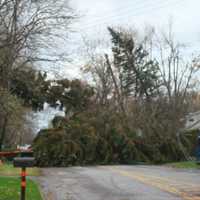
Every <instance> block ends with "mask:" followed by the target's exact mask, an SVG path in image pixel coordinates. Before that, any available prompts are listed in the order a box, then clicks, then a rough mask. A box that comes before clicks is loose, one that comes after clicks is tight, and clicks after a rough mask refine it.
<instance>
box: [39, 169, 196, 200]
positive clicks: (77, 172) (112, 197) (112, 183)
mask: <svg viewBox="0 0 200 200" xmlns="http://www.w3.org/2000/svg"><path fill="white" fill-rule="evenodd" d="M42 171H43V175H44V176H42V177H40V178H39V182H40V184H41V188H42V190H43V192H44V194H45V196H46V197H47V200H200V171H198V170H196V171H195V170H193V171H192V170H177V169H172V168H167V167H155V166H97V167H72V168H48V169H43V170H42Z"/></svg>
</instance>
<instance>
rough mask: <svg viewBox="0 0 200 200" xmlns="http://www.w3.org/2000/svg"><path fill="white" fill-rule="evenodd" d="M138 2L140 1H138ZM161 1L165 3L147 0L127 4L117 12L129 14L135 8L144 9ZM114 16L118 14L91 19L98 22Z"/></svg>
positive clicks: (158, 0)
mask: <svg viewBox="0 0 200 200" xmlns="http://www.w3.org/2000/svg"><path fill="white" fill-rule="evenodd" d="M156 1H157V2H156ZM136 2H138V1H136ZM140 2H141V1H140ZM164 2H167V1H164ZM152 3H153V4H152ZM161 3H163V0H154V2H152V1H149V2H145V3H139V4H138V3H136V4H132V7H130V6H131V5H126V7H124V9H122V8H121V9H117V10H118V12H117V14H118V15H123V14H127V13H128V12H132V11H133V9H141V8H142V9H143V8H146V7H148V6H154V5H157V4H161ZM117 10H115V11H117ZM113 17H116V15H113V14H111V15H106V16H104V17H96V19H95V20H91V22H98V21H102V20H103V19H108V18H113Z"/></svg>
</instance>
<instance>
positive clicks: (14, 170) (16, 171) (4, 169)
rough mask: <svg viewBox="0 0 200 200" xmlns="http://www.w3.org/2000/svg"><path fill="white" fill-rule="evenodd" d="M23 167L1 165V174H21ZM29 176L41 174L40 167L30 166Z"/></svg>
mask: <svg viewBox="0 0 200 200" xmlns="http://www.w3.org/2000/svg"><path fill="white" fill-rule="evenodd" d="M20 172H21V169H19V168H14V167H13V165H12V164H3V165H0V176H19V175H20ZM27 174H28V176H39V175H40V170H39V169H38V168H28V169H27Z"/></svg>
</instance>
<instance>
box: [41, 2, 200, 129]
mask: <svg viewBox="0 0 200 200" xmlns="http://www.w3.org/2000/svg"><path fill="white" fill-rule="evenodd" d="M71 4H72V7H74V8H75V10H76V11H77V12H78V13H79V14H81V15H82V17H81V18H80V20H79V22H77V23H76V24H75V25H74V30H75V31H76V33H74V34H72V35H71V38H70V39H71V40H72V45H71V46H73V47H74V50H75V51H76V48H78V45H79V44H80V43H81V41H79V39H80V38H81V37H80V36H81V35H84V36H85V35H87V36H88V37H89V38H90V39H96V38H99V37H106V34H108V33H107V31H106V27H107V26H109V25H110V26H118V25H121V26H124V27H128V26H132V27H135V28H137V29H143V28H144V27H145V26H146V25H148V24H149V25H153V26H155V27H156V28H157V29H167V27H168V24H169V20H170V19H172V20H173V30H174V32H175V34H176V38H177V39H178V40H179V41H180V42H184V43H186V44H187V45H188V46H190V49H191V52H190V53H193V51H194V52H197V53H198V52H200V11H199V9H200V0H71ZM73 40H74V41H75V42H74V43H73ZM64 48H66V47H64ZM77 57H78V56H77ZM74 58H75V57H74ZM78 58H79V59H80V57H78ZM59 71H60V72H61V74H64V73H65V72H66V75H67V77H68V78H69V76H71V77H72V78H77V77H80V72H79V69H78V67H76V65H74V64H72V65H70V66H67V68H65V69H64V72H63V71H62V70H59ZM46 112H49V119H51V118H52V117H53V116H54V114H55V111H52V110H49V109H47V110H46V111H45V114H42V113H41V115H38V119H37V120H38V121H39V122H41V123H38V128H41V127H42V128H44V127H47V125H48V121H49V119H48V120H44V119H43V117H44V116H47V115H46ZM56 112H57V111H56ZM45 119H46V118H45ZM44 121H46V122H47V123H46V122H45V123H44Z"/></svg>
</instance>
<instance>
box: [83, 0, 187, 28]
mask: <svg viewBox="0 0 200 200" xmlns="http://www.w3.org/2000/svg"><path fill="white" fill-rule="evenodd" d="M184 1H185V0H176V1H175V2H174V1H173V4H172V1H165V3H162V4H158V2H160V3H161V1H160V0H159V1H157V3H156V4H155V3H154V4H148V6H147V4H146V5H143V6H140V7H133V8H131V9H132V10H133V9H135V11H134V13H133V14H130V11H129V12H127V10H122V11H121V13H123V12H124V15H120V14H119V13H118V15H112V16H110V17H107V16H105V17H102V18H98V19H97V20H93V21H90V22H89V23H87V25H86V26H82V28H81V30H83V29H91V28H95V27H97V26H102V25H108V24H111V23H113V22H116V20H117V21H119V20H122V19H125V18H126V17H128V18H129V17H134V16H139V15H142V14H144V12H145V14H146V13H147V12H148V13H149V12H152V11H154V10H156V11H157V10H160V9H163V8H166V7H168V6H171V5H173V6H176V5H180V4H181V3H184ZM154 2H155V1H154ZM162 2H163V1H162ZM156 5H157V6H156ZM129 9H130V8H129ZM156 11H155V12H156ZM91 22H92V23H91Z"/></svg>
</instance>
